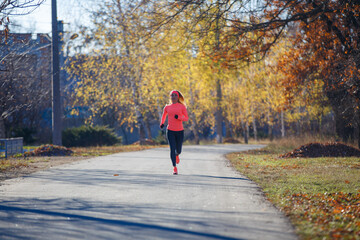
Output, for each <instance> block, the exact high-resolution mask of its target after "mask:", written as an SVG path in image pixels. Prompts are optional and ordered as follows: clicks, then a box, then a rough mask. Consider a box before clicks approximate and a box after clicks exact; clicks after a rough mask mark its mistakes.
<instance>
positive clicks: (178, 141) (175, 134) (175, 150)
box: [166, 130, 184, 167]
mask: <svg viewBox="0 0 360 240" xmlns="http://www.w3.org/2000/svg"><path fill="white" fill-rule="evenodd" d="M166 135H167V139H168V142H169V145H170V157H171V161H172V164H173V166H174V167H176V155H179V154H180V153H181V148H182V143H183V140H184V130H182V131H171V130H167V131H166Z"/></svg>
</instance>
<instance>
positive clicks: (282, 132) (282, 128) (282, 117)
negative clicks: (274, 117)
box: [280, 110, 285, 138]
mask: <svg viewBox="0 0 360 240" xmlns="http://www.w3.org/2000/svg"><path fill="white" fill-rule="evenodd" d="M280 116H281V137H282V138H284V137H285V123H284V111H283V110H281V115H280Z"/></svg>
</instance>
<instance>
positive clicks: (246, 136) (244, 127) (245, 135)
mask: <svg viewBox="0 0 360 240" xmlns="http://www.w3.org/2000/svg"><path fill="white" fill-rule="evenodd" d="M242 125H243V130H244V142H245V144H248V143H249V137H248V130H249V125H248V123H247V122H246V123H244V122H243V123H242Z"/></svg>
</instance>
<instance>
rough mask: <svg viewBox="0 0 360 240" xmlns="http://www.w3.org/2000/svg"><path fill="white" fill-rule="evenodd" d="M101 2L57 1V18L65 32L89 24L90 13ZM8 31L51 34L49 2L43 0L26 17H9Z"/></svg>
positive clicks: (97, 0) (95, 0)
mask: <svg viewBox="0 0 360 240" xmlns="http://www.w3.org/2000/svg"><path fill="white" fill-rule="evenodd" d="M100 2H102V0H77V1H74V0H57V18H58V20H63V21H64V30H65V31H74V30H75V29H76V27H77V26H78V25H87V24H89V22H90V19H89V15H90V11H91V10H94V8H95V7H96V6H97V4H98V3H100ZM10 22H11V25H10V31H11V32H17V33H51V0H45V1H44V2H43V3H42V4H41V5H40V6H39V7H38V8H36V9H35V10H34V11H33V12H31V13H30V14H27V15H12V16H10Z"/></svg>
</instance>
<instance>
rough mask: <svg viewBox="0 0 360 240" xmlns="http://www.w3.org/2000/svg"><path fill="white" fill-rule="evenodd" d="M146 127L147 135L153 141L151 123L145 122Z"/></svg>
mask: <svg viewBox="0 0 360 240" xmlns="http://www.w3.org/2000/svg"><path fill="white" fill-rule="evenodd" d="M145 126H146V133H147V135H148V139H152V136H151V126H150V123H149V121H145Z"/></svg>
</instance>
